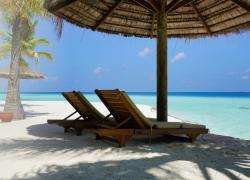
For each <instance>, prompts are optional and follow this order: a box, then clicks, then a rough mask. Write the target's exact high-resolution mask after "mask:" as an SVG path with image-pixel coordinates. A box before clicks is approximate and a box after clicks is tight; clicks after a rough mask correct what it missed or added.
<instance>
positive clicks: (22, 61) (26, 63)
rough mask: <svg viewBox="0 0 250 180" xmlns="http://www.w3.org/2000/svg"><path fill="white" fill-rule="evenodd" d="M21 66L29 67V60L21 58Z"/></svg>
mask: <svg viewBox="0 0 250 180" xmlns="http://www.w3.org/2000/svg"><path fill="white" fill-rule="evenodd" d="M20 67H29V64H28V62H27V61H26V60H25V59H24V58H23V57H21V58H20Z"/></svg>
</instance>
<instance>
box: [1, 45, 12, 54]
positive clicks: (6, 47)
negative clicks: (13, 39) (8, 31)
mask: <svg viewBox="0 0 250 180" xmlns="http://www.w3.org/2000/svg"><path fill="white" fill-rule="evenodd" d="M10 52H11V44H9V43H5V44H0V53H10Z"/></svg>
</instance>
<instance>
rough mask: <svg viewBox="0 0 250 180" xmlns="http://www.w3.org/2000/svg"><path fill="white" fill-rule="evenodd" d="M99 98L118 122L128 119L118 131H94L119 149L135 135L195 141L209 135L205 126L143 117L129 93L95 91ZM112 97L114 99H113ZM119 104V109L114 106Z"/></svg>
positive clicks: (100, 129)
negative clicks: (108, 139)
mask: <svg viewBox="0 0 250 180" xmlns="http://www.w3.org/2000/svg"><path fill="white" fill-rule="evenodd" d="M95 92H96V94H97V95H98V97H99V98H100V99H101V100H102V102H103V103H104V104H105V106H106V107H107V109H108V110H109V111H110V113H111V114H112V115H113V117H114V118H115V120H116V121H117V122H122V121H124V119H128V120H127V122H126V123H124V124H123V125H122V126H120V128H116V129H107V128H105V129H103V128H99V129H98V128H97V129H92V130H93V131H94V132H95V133H96V134H97V136H98V137H113V138H114V139H116V140H117V141H118V143H119V147H121V146H124V145H125V144H126V141H127V140H128V139H129V138H131V137H132V136H134V135H150V136H151V135H169V134H175V135H176V134H180V135H187V136H188V137H189V138H190V139H191V141H194V140H195V139H196V138H197V137H198V136H199V135H200V134H206V133H208V129H207V128H206V127H205V126H204V125H199V124H192V123H186V122H160V121H156V120H152V119H150V118H147V117H145V116H144V115H143V113H142V112H141V111H140V110H139V109H138V108H137V107H136V105H135V104H134V103H133V101H132V100H131V99H130V98H129V96H128V95H127V93H125V92H123V91H120V90H119V89H115V90H95ZM110 95H112V96H113V97H112V98H111V97H110ZM114 103H116V104H119V107H116V106H114Z"/></svg>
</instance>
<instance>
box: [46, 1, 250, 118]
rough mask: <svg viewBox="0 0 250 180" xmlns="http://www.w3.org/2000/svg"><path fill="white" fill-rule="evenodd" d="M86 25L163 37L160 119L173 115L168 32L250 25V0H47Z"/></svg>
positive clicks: (197, 33)
mask: <svg viewBox="0 0 250 180" xmlns="http://www.w3.org/2000/svg"><path fill="white" fill-rule="evenodd" d="M45 7H46V8H47V9H48V10H49V11H50V12H51V13H53V14H55V15H56V16H58V17H61V18H63V19H65V20H66V21H68V22H70V23H73V24H76V25H78V26H80V27H85V28H90V29H92V30H94V31H101V32H106V33H111V34H122V35H124V36H137V37H150V38H154V37H156V38H157V119H158V120H159V121H164V120H167V94H166V92H167V37H170V38H172V37H173V38H174V37H177V38H179V37H184V38H198V37H205V36H218V35H220V34H227V33H231V32H236V33H239V32H242V31H244V30H249V29H250V0H46V1H45Z"/></svg>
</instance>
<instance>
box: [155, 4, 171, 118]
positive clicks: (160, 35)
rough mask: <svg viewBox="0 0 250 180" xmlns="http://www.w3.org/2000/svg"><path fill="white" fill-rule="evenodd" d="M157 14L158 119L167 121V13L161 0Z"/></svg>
mask: <svg viewBox="0 0 250 180" xmlns="http://www.w3.org/2000/svg"><path fill="white" fill-rule="evenodd" d="M158 2H159V11H158V14H157V120H158V121H167V108H168V107H167V102H168V101H167V14H166V10H165V6H166V2H167V1H166V0H160V1H158Z"/></svg>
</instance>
